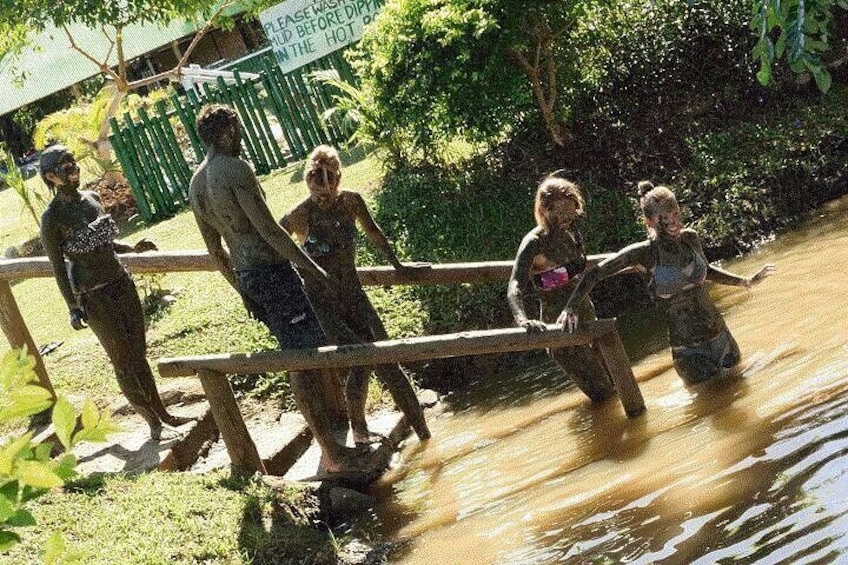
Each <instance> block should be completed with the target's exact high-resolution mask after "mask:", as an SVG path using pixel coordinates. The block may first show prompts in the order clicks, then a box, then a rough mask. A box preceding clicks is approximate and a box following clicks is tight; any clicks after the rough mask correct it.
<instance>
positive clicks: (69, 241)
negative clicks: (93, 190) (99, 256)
mask: <svg viewBox="0 0 848 565" xmlns="http://www.w3.org/2000/svg"><path fill="white" fill-rule="evenodd" d="M118 233H119V230H118V226H117V224H115V220H113V219H112V216H110V215H109V214H104V215H102V216H98V218H97V219H96V220H94V221H92V222H90V223H89V224H88V225H87V226H85V227H84V228H82V229H75V230H72V231H71V234H70V235H69V236H68V237H67V238H66V239H65V240H64V241H63V242H62V251H63V252H64V253H65V254H66V255H69V256H72V255H83V254H85V253H91V252H92V251H96V250H98V249H101V248H103V247H106V246H111V245H112V241H113V240H114V239H115V238H116V237H117V236H118Z"/></svg>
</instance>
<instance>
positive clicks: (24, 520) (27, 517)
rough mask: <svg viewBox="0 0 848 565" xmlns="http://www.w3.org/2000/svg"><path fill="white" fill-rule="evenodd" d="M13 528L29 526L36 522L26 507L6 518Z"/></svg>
mask: <svg viewBox="0 0 848 565" xmlns="http://www.w3.org/2000/svg"><path fill="white" fill-rule="evenodd" d="M6 523H7V524H9V525H10V526H12V527H13V528H28V527H30V526H34V525H35V524H36V522H35V517H34V516H33V515H32V514H31V513H30V512H29V511H28V510H26V509H24V508H21V509H20V510H18V511H17V512H15V513H14V514H12V516H10V517H9V519H8V520H6Z"/></svg>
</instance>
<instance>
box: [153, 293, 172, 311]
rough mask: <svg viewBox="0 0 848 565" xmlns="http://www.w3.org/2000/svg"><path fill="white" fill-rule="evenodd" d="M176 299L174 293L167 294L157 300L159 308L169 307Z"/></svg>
mask: <svg viewBox="0 0 848 565" xmlns="http://www.w3.org/2000/svg"><path fill="white" fill-rule="evenodd" d="M176 301H177V297H176V296H174V295H173V294H166V295H165V296H163V297H162V298H160V299H159V300H157V301H156V306H158V307H159V308H167V307H168V306H170V305H171V304H173V303H174V302H176Z"/></svg>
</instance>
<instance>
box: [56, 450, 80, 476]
mask: <svg viewBox="0 0 848 565" xmlns="http://www.w3.org/2000/svg"><path fill="white" fill-rule="evenodd" d="M76 466H77V458H76V456H75V455H73V454H72V453H67V454H65V456H64V457H62V458H61V459H60V460H59V462H58V464H57V465H56V468H55V469H54V471H56V474H57V475H59V478H61V479H62V480H63V481H67V480H68V479H71V478H73V477H75V476H76V475H77V472H76V470H75V468H76Z"/></svg>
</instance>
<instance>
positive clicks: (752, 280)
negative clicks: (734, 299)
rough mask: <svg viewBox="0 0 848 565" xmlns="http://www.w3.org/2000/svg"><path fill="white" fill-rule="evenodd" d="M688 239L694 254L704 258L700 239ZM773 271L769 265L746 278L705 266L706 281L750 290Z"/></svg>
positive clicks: (709, 265) (692, 236) (695, 237)
mask: <svg viewBox="0 0 848 565" xmlns="http://www.w3.org/2000/svg"><path fill="white" fill-rule="evenodd" d="M690 237H691V244H692V246H693V247H694V248H695V252H696V253H700V254H701V256H702V257H704V249H703V245H702V243H701V240H700V238H699V237H698V236H697V235H694V234H692V235H691V236H690ZM704 260H706V257H704ZM774 271H775V267H774V265H772V264H770V263H769V264H766V265H764V266H763V267H761V268H760V269H759V270H757V271H756V272H755V273H753V274H751V275H749V276H747V277H743V276H741V275H737V274H736V273H731V272H730V271H726V270H724V269H722V268H720V267H717V266H715V265H712V264H707V280H708V281H710V282H713V283H716V284H722V285H726V286H741V287H744V288H751V287H753V286H756V285H758V284H759V283H760V282H762V281H763V279H765V278H766V277H768V276H770V275H772V274H773V273H774Z"/></svg>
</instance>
